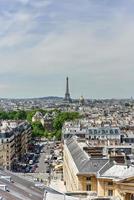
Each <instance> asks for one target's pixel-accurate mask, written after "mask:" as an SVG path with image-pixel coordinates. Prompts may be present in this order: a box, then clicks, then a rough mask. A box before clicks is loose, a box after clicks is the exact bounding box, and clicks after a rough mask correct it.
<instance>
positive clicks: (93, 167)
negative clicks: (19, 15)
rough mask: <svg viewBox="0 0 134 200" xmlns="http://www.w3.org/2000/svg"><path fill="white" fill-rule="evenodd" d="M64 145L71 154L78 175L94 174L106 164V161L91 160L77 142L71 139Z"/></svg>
mask: <svg viewBox="0 0 134 200" xmlns="http://www.w3.org/2000/svg"><path fill="white" fill-rule="evenodd" d="M66 145H67V147H68V149H69V151H70V153H71V156H72V158H73V160H74V163H75V165H76V167H77V169H78V171H79V173H82V174H87V173H94V174H96V173H97V172H98V171H99V170H100V169H101V168H102V167H103V166H104V165H105V164H106V163H107V162H108V159H102V158H101V159H99V158H92V159H91V158H90V157H89V156H88V154H87V153H86V152H85V151H84V150H83V149H82V148H81V147H80V145H79V143H78V142H77V140H76V139H75V138H73V137H72V138H70V139H68V140H67V141H66Z"/></svg>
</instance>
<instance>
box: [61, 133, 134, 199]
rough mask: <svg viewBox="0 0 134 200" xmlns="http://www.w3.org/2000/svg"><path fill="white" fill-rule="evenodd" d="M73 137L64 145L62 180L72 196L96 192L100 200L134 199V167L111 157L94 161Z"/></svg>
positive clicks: (97, 158) (84, 144)
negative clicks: (111, 199) (78, 193)
mask: <svg viewBox="0 0 134 200" xmlns="http://www.w3.org/2000/svg"><path fill="white" fill-rule="evenodd" d="M87 147H88V146H87V144H86V143H85V142H83V141H82V140H81V141H79V142H78V140H77V139H76V138H74V137H72V138H70V139H69V140H66V141H65V143H64V164H63V177H64V183H65V185H66V189H67V191H69V192H80V191H81V192H84V191H92V192H96V194H97V196H99V197H116V198H118V199H121V200H132V199H133V198H134V166H133V165H132V164H128V163H117V162H115V161H112V160H110V159H109V158H108V157H106V156H105V157H100V156H98V157H92V156H91V155H89V154H88V153H87V152H86V151H85V150H84V148H87Z"/></svg>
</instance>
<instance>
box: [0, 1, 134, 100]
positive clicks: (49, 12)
mask: <svg viewBox="0 0 134 200" xmlns="http://www.w3.org/2000/svg"><path fill="white" fill-rule="evenodd" d="M66 76H69V81H70V93H71V96H72V97H73V98H76V97H79V96H81V95H83V96H84V97H86V98H112V97H113V98H120V97H131V96H133V91H134V90H133V86H134V0H0V97H15V98H16V97H39V96H50V95H51V96H55V95H57V96H64V93H65V77H66Z"/></svg>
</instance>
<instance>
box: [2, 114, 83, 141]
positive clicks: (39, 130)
mask: <svg viewBox="0 0 134 200" xmlns="http://www.w3.org/2000/svg"><path fill="white" fill-rule="evenodd" d="M37 111H40V112H41V113H42V114H43V115H44V114H45V113H46V112H48V111H46V110H31V111H23V110H19V111H10V112H4V111H0V120H27V121H28V122H29V123H30V124H31V126H32V134H33V136H36V137H46V138H53V137H55V138H56V139H60V138H61V130H62V126H63V124H64V122H65V121H70V120H75V119H77V118H79V117H80V116H79V113H77V112H60V111H56V110H55V111H56V112H57V115H56V117H55V119H54V120H53V121H52V126H53V130H52V131H51V132H49V131H48V130H45V129H44V127H43V126H42V124H41V122H32V117H33V115H34V114H35V113H36V112H37ZM50 112H52V111H50Z"/></svg>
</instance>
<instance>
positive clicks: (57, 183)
mask: <svg viewBox="0 0 134 200" xmlns="http://www.w3.org/2000/svg"><path fill="white" fill-rule="evenodd" d="M49 186H50V187H51V188H53V189H55V190H57V191H59V192H61V193H65V192H66V188H65V185H64V182H63V181H61V180H59V179H56V180H54V179H52V180H51V183H50V185H49Z"/></svg>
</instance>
